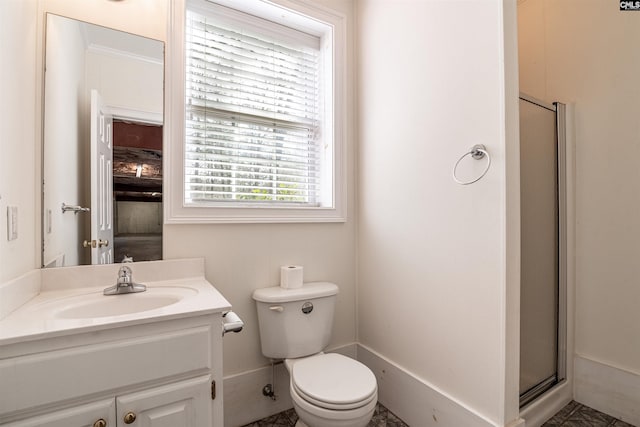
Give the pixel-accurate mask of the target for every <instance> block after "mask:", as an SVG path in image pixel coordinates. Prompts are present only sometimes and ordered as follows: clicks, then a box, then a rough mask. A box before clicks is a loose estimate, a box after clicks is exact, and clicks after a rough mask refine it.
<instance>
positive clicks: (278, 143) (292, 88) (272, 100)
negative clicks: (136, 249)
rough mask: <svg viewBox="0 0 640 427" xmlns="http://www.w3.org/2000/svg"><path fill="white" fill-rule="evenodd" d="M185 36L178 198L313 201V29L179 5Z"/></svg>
mask: <svg viewBox="0 0 640 427" xmlns="http://www.w3.org/2000/svg"><path fill="white" fill-rule="evenodd" d="M251 20H252V22H253V21H257V20H258V18H255V17H251ZM260 21H262V20H260ZM269 27H273V28H275V30H270V29H268V28H269ZM314 39H315V41H314ZM185 43H186V46H185V52H186V53H185V63H186V86H185V94H186V111H185V128H186V129H185V132H186V133H185V159H184V161H185V169H184V170H185V180H184V182H185V203H186V204H200V203H206V202H214V203H216V204H218V203H220V202H222V203H224V202H228V203H232V204H234V203H248V202H251V203H254V204H255V203H258V204H293V205H304V206H316V205H317V204H318V199H319V196H320V184H321V176H320V171H321V165H320V155H321V153H320V129H321V123H320V119H321V118H320V106H319V93H320V83H319V79H320V76H319V74H320V73H319V61H320V58H319V46H320V42H319V40H318V38H315V37H313V36H310V35H308V34H304V33H299V32H298V31H297V30H293V29H288V28H287V29H286V31H284V32H283V27H281V26H279V25H277V24H274V23H271V22H268V21H262V22H261V23H260V24H259V25H248V24H247V22H242V21H236V20H234V19H230V18H218V17H216V18H215V19H214V18H213V17H211V16H207V15H206V14H201V13H199V12H197V11H193V10H189V11H187V19H186V32H185Z"/></svg>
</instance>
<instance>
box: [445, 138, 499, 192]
mask: <svg viewBox="0 0 640 427" xmlns="http://www.w3.org/2000/svg"><path fill="white" fill-rule="evenodd" d="M467 156H471V158H473V159H475V160H480V159H482V158H484V157H485V156H486V157H487V166H486V167H485V168H484V170H483V171H482V173H481V174H480V175H479V176H478V177H477V178H475V179H472V180H470V181H460V180H459V179H458V177H457V176H456V170H457V169H458V165H459V164H460V162H461V161H462V159H464V158H465V157H467ZM490 166H491V156H490V155H489V152H488V151H487V148H486V147H485V146H484V145H482V144H477V145H474V146H473V147H472V148H471V150H470V151H468V152H466V153H464V154H463V155H462V157H460V158H459V159H458V161H457V162H456V164H455V165H454V166H453V180H454V181H455V182H457V183H458V184H460V185H469V184H473V183H474V182H477V181H479V180H480V179H481V178H482V177H483V176H485V175H486V174H487V172H488V171H489V167H490Z"/></svg>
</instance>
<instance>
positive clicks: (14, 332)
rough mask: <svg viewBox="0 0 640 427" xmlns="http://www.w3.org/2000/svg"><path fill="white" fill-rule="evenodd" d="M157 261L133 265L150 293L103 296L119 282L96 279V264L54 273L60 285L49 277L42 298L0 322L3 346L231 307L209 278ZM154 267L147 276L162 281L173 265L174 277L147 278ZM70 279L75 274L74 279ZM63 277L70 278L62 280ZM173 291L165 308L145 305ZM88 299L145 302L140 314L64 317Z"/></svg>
mask: <svg viewBox="0 0 640 427" xmlns="http://www.w3.org/2000/svg"><path fill="white" fill-rule="evenodd" d="M189 262H190V264H188V263H186V264H184V265H185V266H186V267H189V268H187V270H188V269H192V270H193V268H191V267H193V266H194V260H190V261H189ZM157 263H158V264H155V263H154V264H153V265H146V266H140V265H138V264H132V266H133V269H134V280H135V281H136V282H140V283H143V284H145V285H146V286H147V291H146V292H142V293H140V294H123V295H109V296H105V295H103V294H102V293H103V290H104V288H105V287H108V286H111V285H113V284H114V283H111V282H106V283H102V284H100V285H99V286H96V284H95V281H96V280H95V277H93V273H94V271H96V270H95V267H94V268H92V267H90V266H88V267H69V268H68V270H67V271H64V272H62V273H61V272H57V273H55V274H54V275H53V276H52V277H55V279H56V280H55V283H51V282H49V283H45V279H46V278H43V283H42V286H41V289H40V292H39V293H38V294H37V295H36V296H34V297H33V298H31V299H30V300H29V301H27V302H26V303H25V304H23V305H21V306H20V307H18V308H16V309H15V310H13V311H12V312H10V313H9V314H8V315H7V316H6V317H5V318H3V319H2V320H0V345H7V344H14V343H18V342H24V341H33V340H37V339H43V338H53V337H59V336H65V335H71V334H78V333H86V332H93V331H98V330H104V329H110V328H115V327H123V326H129V325H134V324H144V323H151V322H158V321H164V320H170V319H176V318H184V317H193V316H199V315H205V314H212V313H218V312H222V311H226V310H228V309H230V308H231V305H230V304H229V302H228V301H227V300H226V299H225V298H224V297H223V296H222V295H221V294H220V292H218V291H217V290H216V289H215V288H214V287H213V286H212V285H211V284H210V283H209V282H208V281H207V280H206V279H205V278H204V276H195V277H183V278H176V277H175V276H176V274H175V272H176V267H180V265H177V264H178V262H177V261H170V262H164V263H165V264H162V263H163V262H162V261H158V262H157ZM144 264H151V263H144ZM195 266H196V268H195V270H196V271H191V273H192V274H201V273H202V270H203V268H202V267H199V266H198V261H195ZM96 267H101V266H96ZM149 267H153V268H152V269H153V270H154V274H153V275H146V278H154V279H157V277H158V273H159V272H158V270H164V269H166V268H168V269H172V270H173V273H174V274H167V275H166V276H165V277H169V278H170V280H154V281H148V280H145V270H148V269H149ZM118 268H119V265H111V266H109V267H107V269H109V271H110V270H114V271H116V272H117V269H118ZM78 269H80V270H78ZM179 269H180V268H178V270H179ZM56 270H60V269H56ZM98 270H103V271H102V272H101V273H100V276H105V272H104V268H98ZM136 270H139V271H140V272H141V274H140V277H136V275H135V272H136ZM44 272H45V270H43V276H44ZM79 272H80V273H79ZM60 274H64V276H65V277H64V278H63V277H56V275H60ZM160 274H161V271H160ZM185 275H186V272H185ZM83 276H84V277H83ZM69 277H72V278H71V279H70V278H69ZM73 277H76V278H81V277H83V279H82V280H80V281H79V280H76V279H73ZM109 277H111V279H112V280H111V281H115V277H116V276H115V275H109ZM61 279H64V280H63V281H62V282H60V280H61ZM102 281H103V280H100V282H102ZM81 282H84V283H88V284H90V285H89V286H80V285H79V283H81ZM143 294H144V295H143ZM173 295H178V297H176V299H175V301H174V300H171V299H169V300H168V301H169V303H167V304H162V306H159V307H158V308H155V307H154V306H150V307H144V302H145V301H149V300H148V298H156V297H160V298H164V297H165V296H173ZM103 298H104V300H103ZM127 298H128V299H127ZM136 298H138V299H136ZM145 298H146V299H145ZM87 301H96V302H97V303H98V304H100V303H101V301H104V302H105V303H107V304H109V305H111V306H112V307H116V308H117V305H118V304H119V302H122V303H123V304H128V306H130V307H134V306H136V305H138V304H139V306H138V307H140V311H135V310H129V311H134V312H128V313H122V314H118V315H105V314H101V317H100V316H95V317H94V316H87V315H79V316H61V315H60V313H61V312H63V311H64V310H66V309H68V308H69V307H72V308H73V307H76V306H82V305H83V304H84V303H85V302H87ZM136 310H137V309H136ZM125 311H126V310H125ZM74 317H75V318H74Z"/></svg>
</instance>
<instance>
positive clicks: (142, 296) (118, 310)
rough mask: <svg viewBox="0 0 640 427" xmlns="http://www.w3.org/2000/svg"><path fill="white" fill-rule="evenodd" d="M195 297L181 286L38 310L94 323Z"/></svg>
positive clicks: (66, 301)
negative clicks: (95, 320) (105, 318)
mask: <svg viewBox="0 0 640 427" xmlns="http://www.w3.org/2000/svg"><path fill="white" fill-rule="evenodd" d="M195 294H197V291H196V290H195V289H191V288H187V287H182V286H163V287H159V288H147V290H146V291H145V292H138V293H132V294H121V295H103V294H102V293H91V294H84V295H75V296H71V297H67V298H59V299H55V300H53V301H48V302H46V303H43V304H41V306H40V307H39V308H40V309H42V310H50V312H51V317H53V318H54V319H96V318H100V317H114V316H123V315H128V314H133V313H142V312H145V311H151V310H157V309H161V308H164V307H168V306H170V305H173V304H176V303H178V302H180V301H182V300H183V299H184V298H185V297H188V296H193V295H195Z"/></svg>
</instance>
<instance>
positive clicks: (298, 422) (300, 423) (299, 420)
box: [294, 419, 309, 427]
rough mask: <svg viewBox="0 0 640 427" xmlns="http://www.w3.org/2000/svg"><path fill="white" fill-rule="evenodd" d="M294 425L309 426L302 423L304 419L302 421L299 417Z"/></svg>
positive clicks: (296, 426) (297, 426)
mask: <svg viewBox="0 0 640 427" xmlns="http://www.w3.org/2000/svg"><path fill="white" fill-rule="evenodd" d="M294 427H309V426H308V425H306V424H305V423H304V421H302V420H301V419H298V421H297V422H296V425H295V426H294Z"/></svg>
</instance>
